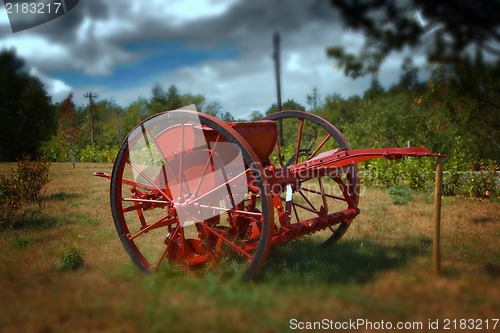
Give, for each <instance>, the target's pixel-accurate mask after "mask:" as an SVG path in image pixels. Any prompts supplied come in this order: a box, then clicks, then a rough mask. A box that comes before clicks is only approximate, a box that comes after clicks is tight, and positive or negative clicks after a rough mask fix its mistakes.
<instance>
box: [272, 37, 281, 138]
mask: <svg viewBox="0 0 500 333" xmlns="http://www.w3.org/2000/svg"><path fill="white" fill-rule="evenodd" d="M273 49H274V52H273V59H274V68H275V73H276V94H277V97H278V112H280V111H281V110H282V108H281V75H280V33H279V32H277V31H276V32H275V33H274V35H273ZM278 132H279V137H278V144H279V145H280V146H283V123H282V121H281V119H279V120H278Z"/></svg>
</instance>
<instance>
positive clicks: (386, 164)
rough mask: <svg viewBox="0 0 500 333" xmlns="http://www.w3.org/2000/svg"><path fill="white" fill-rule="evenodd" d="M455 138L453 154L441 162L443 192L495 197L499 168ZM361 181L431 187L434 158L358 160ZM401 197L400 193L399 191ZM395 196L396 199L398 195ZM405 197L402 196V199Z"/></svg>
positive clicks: (414, 188)
mask: <svg viewBox="0 0 500 333" xmlns="http://www.w3.org/2000/svg"><path fill="white" fill-rule="evenodd" d="M459 144H460V140H459V138H457V139H456V140H455V144H454V148H453V154H452V155H451V156H450V157H448V158H447V159H446V161H445V163H444V166H443V195H445V196H455V195H462V196H469V197H474V198H490V199H493V200H495V199H496V198H497V197H498V188H499V185H500V168H499V167H498V165H497V162H496V161H494V160H476V161H475V160H474V159H472V158H471V157H470V155H469V154H467V153H466V152H465V151H464V150H463V149H461V148H460V145H459ZM359 171H360V178H361V183H362V184H365V185H371V186H382V187H386V188H389V189H390V191H393V192H394V191H396V190H394V189H393V188H400V187H403V188H408V189H410V190H417V191H432V189H433V186H434V182H435V159H431V158H403V159H401V160H397V161H391V160H387V159H375V160H371V161H367V162H364V163H360V164H359ZM399 197H401V195H399ZM399 197H398V201H400V198H399ZM402 201H404V200H402Z"/></svg>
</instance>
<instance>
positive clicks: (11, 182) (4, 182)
mask: <svg viewBox="0 0 500 333" xmlns="http://www.w3.org/2000/svg"><path fill="white" fill-rule="evenodd" d="M49 168H50V163H49V162H47V160H46V159H40V160H36V161H33V160H31V159H30V158H29V157H25V158H23V159H22V160H21V161H19V162H18V164H17V169H16V170H14V172H12V174H11V175H9V176H0V210H1V211H0V227H5V226H8V227H13V226H14V217H15V214H16V213H17V212H19V211H20V210H21V209H22V207H23V202H37V203H38V206H41V205H42V202H43V198H44V196H45V191H44V190H43V189H44V187H45V185H46V184H47V183H48V182H49Z"/></svg>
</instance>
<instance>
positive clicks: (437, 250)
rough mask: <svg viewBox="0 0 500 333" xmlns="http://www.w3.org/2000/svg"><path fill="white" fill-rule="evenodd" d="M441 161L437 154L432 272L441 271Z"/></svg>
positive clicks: (442, 160) (437, 272)
mask: <svg viewBox="0 0 500 333" xmlns="http://www.w3.org/2000/svg"><path fill="white" fill-rule="evenodd" d="M443 162H444V157H443V156H439V157H438V159H437V162H436V185H435V186H436V187H435V190H434V239H433V242H432V259H433V266H434V273H435V274H439V273H440V271H441V196H442V192H443Z"/></svg>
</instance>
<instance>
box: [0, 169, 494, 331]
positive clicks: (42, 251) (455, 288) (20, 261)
mask: <svg viewBox="0 0 500 333" xmlns="http://www.w3.org/2000/svg"><path fill="white" fill-rule="evenodd" d="M8 167H9V165H0V173H1V171H2V170H5V168H8ZM110 170H111V165H110V164H77V167H76V169H71V165H70V164H57V163H55V164H53V165H52V168H51V180H52V181H51V183H50V184H49V187H48V189H47V196H46V200H45V204H44V205H43V206H42V208H41V210H40V212H39V213H38V214H27V215H25V216H22V217H21V219H22V221H19V224H18V225H19V227H18V228H16V229H8V228H7V229H3V230H1V231H0V247H1V248H2V251H0V299H1V300H2V301H1V302H2V304H8V306H5V307H4V306H2V311H0V331H1V332H23V331H25V332H289V331H290V329H289V321H290V319H292V318H296V319H298V320H301V321H308V320H310V321H315V320H316V321H317V320H322V319H323V318H328V319H332V320H336V321H341V320H349V319H353V320H355V319H357V318H365V319H369V320H373V321H375V320H384V321H393V322H396V321H405V320H411V321H422V322H425V323H426V322H427V320H428V319H436V318H483V319H486V318H495V317H496V318H498V314H499V309H500V290H499V287H498V286H499V285H500V283H499V282H500V263H499V260H498V258H499V257H500V255H499V254H500V250H499V248H498V239H500V223H499V222H500V221H499V218H498V211H499V208H500V204H499V203H498V202H488V201H480V200H472V199H465V198H459V197H453V198H445V199H444V200H443V221H442V267H443V271H442V274H441V275H434V274H433V272H432V258H431V255H432V232H433V229H432V209H433V201H432V199H429V195H424V194H413V195H412V197H411V199H408V200H407V201H406V203H405V205H398V204H395V203H393V198H392V197H393V196H391V195H390V194H389V193H388V192H387V191H386V190H381V189H373V188H368V189H366V191H365V193H364V195H363V197H362V198H361V202H360V207H361V209H362V212H361V214H360V216H359V217H357V218H356V220H355V221H354V222H353V224H352V225H351V227H350V229H349V230H348V232H347V234H346V235H345V236H344V238H343V239H342V240H341V241H340V242H338V243H337V244H335V245H333V246H331V247H327V248H320V247H319V246H318V245H319V243H318V239H320V238H321V237H316V235H312V236H305V237H302V238H300V239H298V240H294V241H292V242H289V243H287V244H283V245H280V246H277V247H274V248H273V249H272V251H271V253H270V256H269V258H268V260H267V262H266V264H265V265H264V267H263V268H262V270H261V271H260V272H259V274H258V275H257V276H256V277H255V279H254V280H252V281H246V280H244V279H243V278H242V274H243V272H244V270H245V265H244V263H241V262H234V261H233V262H228V263H227V264H225V265H223V267H221V269H219V270H210V269H201V270H197V271H187V270H185V269H182V268H178V267H174V266H172V265H168V264H167V265H164V267H162V269H161V271H160V272H159V273H158V274H154V275H144V274H142V273H140V272H139V271H138V270H137V268H136V267H135V266H134V265H133V264H132V263H131V262H130V260H129V257H128V256H127V254H126V252H125V251H124V249H123V248H122V246H121V243H120V241H119V239H118V237H117V236H116V233H115V230H114V226H113V222H112V218H111V212H110V208H109V194H108V191H109V183H108V181H107V180H105V179H101V178H96V177H93V176H92V173H93V172H95V171H105V172H110ZM71 249H74V253H73V254H75V253H76V254H77V256H72V255H71V253H69V252H68V251H69V250H71ZM68 253H69V254H68ZM73 257H82V258H84V260H85V262H84V264H83V266H80V267H81V268H80V269H77V270H73V269H67V270H63V269H58V267H57V262H58V261H60V260H64V259H66V260H67V261H68V262H71V261H72V258H73ZM76 261H78V260H76ZM360 331H362V330H360Z"/></svg>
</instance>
